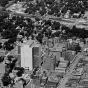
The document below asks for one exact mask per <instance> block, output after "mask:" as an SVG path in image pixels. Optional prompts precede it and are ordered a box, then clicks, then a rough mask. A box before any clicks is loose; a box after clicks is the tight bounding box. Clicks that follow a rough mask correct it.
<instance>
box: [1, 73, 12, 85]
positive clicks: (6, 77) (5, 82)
mask: <svg viewBox="0 0 88 88" xmlns="http://www.w3.org/2000/svg"><path fill="white" fill-rule="evenodd" d="M2 82H3V85H4V86H8V85H9V84H10V83H11V78H10V76H9V74H8V73H5V74H4V76H3V77H2Z"/></svg>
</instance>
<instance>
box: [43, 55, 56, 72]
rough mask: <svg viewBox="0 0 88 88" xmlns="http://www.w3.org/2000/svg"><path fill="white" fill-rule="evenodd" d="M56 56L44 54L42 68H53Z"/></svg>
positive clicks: (52, 69)
mask: <svg viewBox="0 0 88 88" xmlns="http://www.w3.org/2000/svg"><path fill="white" fill-rule="evenodd" d="M55 63H56V57H55V56H54V55H50V56H49V55H46V56H44V57H43V64H42V68H43V69H46V70H51V71H54V70H55Z"/></svg>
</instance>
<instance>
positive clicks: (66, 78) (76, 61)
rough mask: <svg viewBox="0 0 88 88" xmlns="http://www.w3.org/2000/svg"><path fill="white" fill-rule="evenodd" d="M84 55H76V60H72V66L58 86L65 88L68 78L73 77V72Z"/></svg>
mask: <svg viewBox="0 0 88 88" xmlns="http://www.w3.org/2000/svg"><path fill="white" fill-rule="evenodd" d="M82 57H83V55H82V54H78V55H76V56H75V58H74V61H73V62H72V64H71V66H70V69H69V70H68V71H67V73H66V75H65V76H64V78H63V79H62V80H61V81H60V84H59V86H58V87H57V88H65V84H66V83H67V81H68V79H69V78H70V77H71V73H72V72H73V70H74V68H75V66H76V65H77V63H78V61H79V60H80V58H82Z"/></svg>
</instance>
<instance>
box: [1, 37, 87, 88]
mask: <svg viewBox="0 0 88 88" xmlns="http://www.w3.org/2000/svg"><path fill="white" fill-rule="evenodd" d="M42 41H43V44H42V45H41V44H40V43H39V42H38V41H37V40H31V39H29V40H23V42H18V43H17V46H16V51H15V52H12V53H11V55H14V56H16V57H18V61H17V63H16V66H17V67H23V68H24V69H25V73H24V74H23V75H22V77H15V78H14V80H15V86H14V87H15V88H23V82H22V81H21V80H20V78H23V79H25V80H26V86H25V88H57V86H58V85H59V82H60V80H61V79H62V78H63V77H64V75H65V74H66V72H67V70H68V69H69V66H70V64H72V61H73V60H74V57H75V56H76V55H77V53H78V52H77V51H76V50H75V49H74V48H75V47H74V46H76V45H78V44H79V46H80V47H81V50H82V51H80V52H82V53H83V55H84V57H83V58H82V59H81V60H80V61H79V62H78V64H77V66H76V67H75V69H74V71H73V72H72V76H71V77H70V79H69V80H68V82H67V83H66V86H70V88H71V86H75V85H78V84H79V86H85V85H87V82H88V81H87V80H88V79H87V75H88V71H87V68H88V65H87V64H88V63H87V62H88V60H87V59H88V56H87V55H88V54H87V53H88V52H87V49H88V45H87V44H88V39H85V43H84V41H83V40H82V39H75V38H73V39H68V40H63V39H61V38H59V37H55V38H52V39H48V38H47V37H45V38H43V40H42ZM85 53H86V54H85ZM1 64H2V63H1ZM0 67H2V66H0ZM36 68H38V69H37V71H35V74H34V75H33V72H34V69H36ZM5 69H6V67H5ZM0 70H1V69H0ZM5 71H6V70H5ZM5 71H3V72H2V73H1V74H3V73H5ZM0 72H1V71H0ZM12 73H14V74H15V70H14V71H13V72H12ZM31 75H33V77H32V78H31ZM11 76H12V75H11ZM12 77H13V76H12ZM74 81H75V82H76V81H77V82H76V83H75V82H74ZM77 83H78V84H77ZM70 84H71V85H70ZM79 88H83V87H79Z"/></svg>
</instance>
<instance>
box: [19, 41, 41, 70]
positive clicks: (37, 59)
mask: <svg viewBox="0 0 88 88" xmlns="http://www.w3.org/2000/svg"><path fill="white" fill-rule="evenodd" d="M18 65H19V66H21V67H23V68H28V69H30V70H32V69H33V68H36V67H40V65H41V45H40V44H36V43H35V40H29V41H27V42H25V43H21V44H19V45H18Z"/></svg>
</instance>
